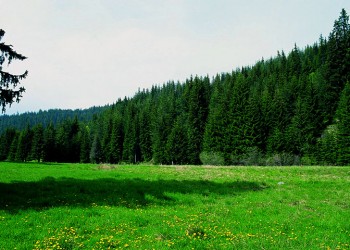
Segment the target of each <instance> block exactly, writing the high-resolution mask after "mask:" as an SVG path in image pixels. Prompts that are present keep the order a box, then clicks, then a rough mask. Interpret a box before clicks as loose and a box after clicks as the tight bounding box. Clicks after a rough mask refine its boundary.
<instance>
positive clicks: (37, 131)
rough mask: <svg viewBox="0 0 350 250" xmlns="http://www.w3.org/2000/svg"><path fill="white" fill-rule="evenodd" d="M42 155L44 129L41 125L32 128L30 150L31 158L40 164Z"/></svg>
mask: <svg viewBox="0 0 350 250" xmlns="http://www.w3.org/2000/svg"><path fill="white" fill-rule="evenodd" d="M43 154H44V129H43V126H42V125H41V124H38V125H36V126H35V127H34V128H33V142H32V149H31V158H32V159H33V160H36V161H38V162H40V161H41V160H42V159H43Z"/></svg>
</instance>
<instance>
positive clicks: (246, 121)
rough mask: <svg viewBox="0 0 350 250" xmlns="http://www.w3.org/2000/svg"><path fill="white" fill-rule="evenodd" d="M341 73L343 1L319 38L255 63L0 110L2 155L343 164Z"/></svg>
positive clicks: (349, 113)
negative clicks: (79, 109)
mask: <svg viewBox="0 0 350 250" xmlns="http://www.w3.org/2000/svg"><path fill="white" fill-rule="evenodd" d="M349 80H350V24H349V16H348V15H347V13H346V11H345V10H344V9H343V10H342V11H341V13H340V16H339V18H338V19H337V20H336V21H335V22H334V26H333V30H332V31H331V33H330V34H329V36H328V37H327V38H325V37H322V36H321V37H320V38H319V40H318V41H317V42H315V43H314V44H313V45H309V46H307V47H305V48H303V49H301V48H299V47H298V46H297V45H295V46H294V48H293V49H292V50H291V51H290V52H289V53H285V52H284V51H280V52H277V55H276V56H274V57H272V58H270V59H261V60H259V61H257V62H256V63H255V64H254V65H253V66H246V67H242V68H237V69H235V70H233V71H232V72H229V73H222V74H217V75H216V76H214V77H209V76H191V77H189V78H188V79H187V80H185V81H184V82H173V81H170V82H167V83H165V84H163V85H162V86H159V85H155V86H153V87H152V88H151V89H146V90H139V91H138V92H137V93H136V94H135V95H134V97H132V98H124V99H119V100H118V101H117V102H116V103H114V104H113V105H109V106H106V107H104V108H101V109H99V112H94V111H96V110H95V109H90V110H89V111H87V113H88V114H89V115H84V116H78V115H75V116H74V117H72V116H68V115H67V116H63V117H64V119H57V116H62V112H57V113H55V112H53V113H52V114H51V113H50V114H51V115H50V116H45V117H46V118H45V119H38V115H39V114H37V113H31V114H25V115H26V119H23V117H24V115H17V116H16V118H14V117H12V116H3V117H1V118H0V119H2V120H4V119H7V120H8V119H10V118H11V119H14V120H12V123H4V122H2V124H5V125H3V126H2V128H1V129H0V131H1V132H2V134H1V137H0V160H2V161H5V160H8V161H19V162H25V161H32V160H34V161H44V162H82V163H87V162H93V163H101V162H104V163H111V164H116V163H140V162H148V163H155V164H212V165H299V164H302V165H314V164H320V165H348V164H350V82H349ZM93 112H94V113H93ZM41 113H42V112H41ZM41 115H42V114H41ZM48 117H49V118H48ZM87 117H88V119H86V118H87ZM19 121H20V122H19ZM28 121H31V122H28ZM33 121H35V122H33Z"/></svg>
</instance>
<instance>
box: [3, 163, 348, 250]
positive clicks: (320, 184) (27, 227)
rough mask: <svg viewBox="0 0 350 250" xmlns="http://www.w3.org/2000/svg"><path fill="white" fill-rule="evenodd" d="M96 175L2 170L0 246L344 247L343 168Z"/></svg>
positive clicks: (140, 170) (57, 169)
mask: <svg viewBox="0 0 350 250" xmlns="http://www.w3.org/2000/svg"><path fill="white" fill-rule="evenodd" d="M98 170H99V169H98V166H97V165H91V164H86V165H84V164H53V165H42V164H19V165H17V164H11V163H2V164H0V171H1V173H2V175H1V176H0V228H1V231H0V249H14V248H17V249H169V248H170V249H349V243H350V240H349V239H350V227H349V225H350V223H349V206H350V186H349V183H350V167H341V168H339V167H283V168H278V167H233V168H228V167H215V168H208V167H199V166H176V167H161V166H125V165H120V166H118V167H116V168H114V169H108V171H98ZM282 182H283V184H282Z"/></svg>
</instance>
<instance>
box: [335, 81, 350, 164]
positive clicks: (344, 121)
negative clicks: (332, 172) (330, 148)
mask: <svg viewBox="0 0 350 250" xmlns="http://www.w3.org/2000/svg"><path fill="white" fill-rule="evenodd" d="M336 122H337V127H338V143H339V144H338V146H339V150H338V152H339V154H338V159H337V163H338V164H339V165H348V164H350V83H349V82H347V83H346V85H345V87H344V90H343V91H342V93H341V96H340V101H339V105H338V109H337V113H336Z"/></svg>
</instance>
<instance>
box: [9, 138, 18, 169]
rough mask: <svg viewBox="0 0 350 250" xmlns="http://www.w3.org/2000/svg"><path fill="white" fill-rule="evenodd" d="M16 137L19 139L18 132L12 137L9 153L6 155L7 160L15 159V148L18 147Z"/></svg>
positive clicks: (12, 160)
mask: <svg viewBox="0 0 350 250" xmlns="http://www.w3.org/2000/svg"><path fill="white" fill-rule="evenodd" d="M18 139H19V133H16V134H15V136H14V137H13V140H12V143H11V146H10V149H9V153H8V156H7V160H8V161H11V162H14V161H16V152H17V148H18Z"/></svg>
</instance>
